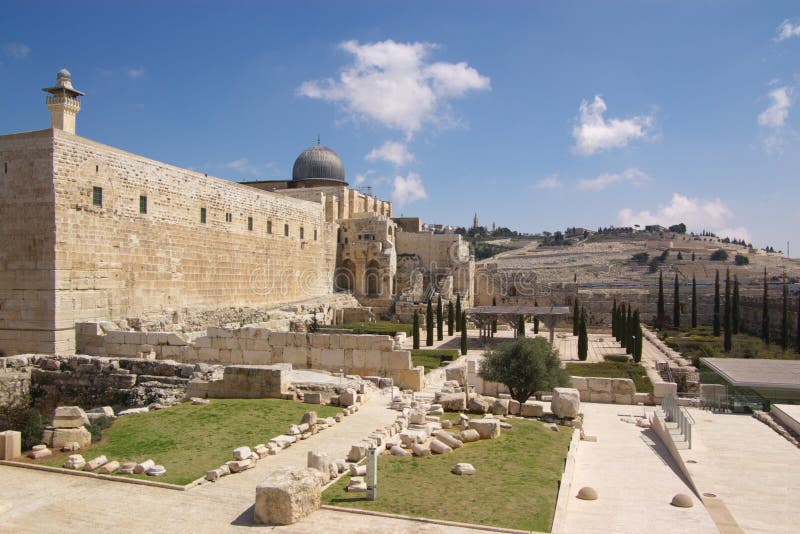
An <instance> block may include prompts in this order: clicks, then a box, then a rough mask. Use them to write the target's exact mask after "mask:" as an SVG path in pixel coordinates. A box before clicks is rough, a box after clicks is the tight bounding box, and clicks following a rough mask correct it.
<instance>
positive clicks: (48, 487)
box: [0, 392, 474, 533]
mask: <svg viewBox="0 0 800 534" xmlns="http://www.w3.org/2000/svg"><path fill="white" fill-rule="evenodd" d="M388 401H389V396H388V392H387V394H386V395H375V396H373V398H371V399H370V400H369V402H367V403H365V404H364V405H362V406H361V408H360V410H359V411H358V412H357V413H356V414H355V415H351V416H349V417H347V418H345V419H344V421H343V422H342V423H340V424H338V425H336V426H334V427H333V428H330V429H327V430H325V431H323V432H321V433H319V434H317V435H315V436H312V437H310V438H309V439H307V440H305V441H302V442H300V443H298V444H296V445H293V446H292V447H290V448H289V449H286V450H284V451H283V452H281V453H280V454H278V455H276V456H269V457H267V458H266V459H264V460H261V461H259V462H258V464H257V466H256V468H254V469H250V470H248V471H246V472H244V473H239V474H236V475H231V476H227V477H223V478H222V479H220V480H219V481H218V482H216V483H213V484H211V483H209V484H204V485H203V486H200V487H198V488H194V489H192V490H190V491H186V492H180V491H174V490H165V489H159V488H152V487H147V486H138V485H133V484H125V483H119V482H109V481H104V480H95V479H89V478H84V477H76V476H69V475H60V474H56V473H45V472H41V471H34V470H30V469H21V468H14V467H5V466H0V481H2V483H0V532H15V533H19V532H31V533H33V532H37V533H38V532H43V531H54V532H55V531H58V532H85V531H86V530H87V529H91V530H93V531H104V532H157V531H160V532H191V533H196V532H225V531H230V530H234V529H237V528H250V526H251V522H252V505H253V502H254V500H255V487H256V485H257V484H258V483H259V482H260V481H261V480H262V479H263V478H265V476H266V474H267V473H268V472H269V471H271V470H272V469H275V468H277V467H282V466H298V467H305V465H306V458H307V454H308V451H310V450H317V451H323V452H327V453H328V455H329V456H330V457H331V458H334V459H335V458H342V457H345V456H346V454H347V452H349V450H350V445H351V444H353V443H354V442H356V441H359V440H360V439H361V438H363V437H365V436H367V435H368V434H369V433H370V432H372V431H373V430H375V429H377V428H380V427H383V426H384V425H386V424H389V423H391V422H392V421H394V419H395V418H396V416H397V412H395V411H392V410H390V409H389V408H388V407H387V405H388ZM266 438H267V437H266V436H265V441H266ZM277 530H285V531H286V532H297V533H301V532H302V533H305V532H308V533H312V532H314V533H317V532H320V531H328V532H376V531H386V532H388V531H391V532H445V531H447V532H451V531H452V530H451V529H450V527H442V526H437V525H425V524H420V523H417V522H413V521H404V520H399V519H388V518H379V517H374V516H366V515H356V514H350V513H344V512H335V511H330V510H321V511H319V512H317V513H315V514H313V515H312V516H310V517H309V518H306V520H304V521H302V522H300V523H298V524H296V525H292V526H290V527H280V528H277ZM473 532H474V531H473Z"/></svg>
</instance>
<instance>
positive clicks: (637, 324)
mask: <svg viewBox="0 0 800 534" xmlns="http://www.w3.org/2000/svg"><path fill="white" fill-rule="evenodd" d="M633 324H634V332H636V342H635V343H634V345H633V361H634V362H635V363H639V362H640V361H642V345H644V338H643V337H642V335H643V333H642V322H641V320H640V319H639V310H636V311H635V312H633Z"/></svg>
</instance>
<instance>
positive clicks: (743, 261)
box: [733, 254, 750, 265]
mask: <svg viewBox="0 0 800 534" xmlns="http://www.w3.org/2000/svg"><path fill="white" fill-rule="evenodd" d="M733 263H735V264H736V265H749V264H750V258H748V257H747V256H745V255H744V254H737V255H736V256H734V258H733Z"/></svg>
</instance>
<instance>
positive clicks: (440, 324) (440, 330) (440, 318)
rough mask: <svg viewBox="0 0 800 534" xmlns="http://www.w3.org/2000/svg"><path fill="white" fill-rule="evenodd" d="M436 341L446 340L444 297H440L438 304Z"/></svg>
mask: <svg viewBox="0 0 800 534" xmlns="http://www.w3.org/2000/svg"><path fill="white" fill-rule="evenodd" d="M436 339H437V340H438V341H442V340H443V339H444V314H443V313H442V296H441V295H439V300H438V302H437V303H436Z"/></svg>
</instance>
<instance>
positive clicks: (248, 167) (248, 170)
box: [225, 158, 275, 176]
mask: <svg viewBox="0 0 800 534" xmlns="http://www.w3.org/2000/svg"><path fill="white" fill-rule="evenodd" d="M274 166H275V164H274V163H273V162H269V163H266V164H264V165H255V164H252V163H250V160H248V159H247V158H239V159H235V160H233V161H229V162H228V163H226V164H225V167H226V168H228V169H233V170H234V171H237V172H240V173H243V174H251V175H254V176H255V175H258V174H261V173H263V172H264V171H266V170H268V169H272V168H273V167H274Z"/></svg>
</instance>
